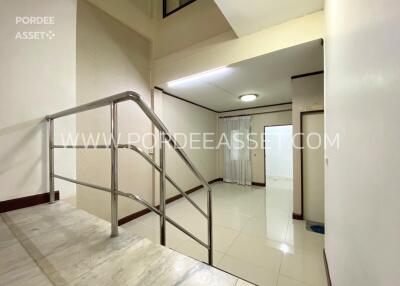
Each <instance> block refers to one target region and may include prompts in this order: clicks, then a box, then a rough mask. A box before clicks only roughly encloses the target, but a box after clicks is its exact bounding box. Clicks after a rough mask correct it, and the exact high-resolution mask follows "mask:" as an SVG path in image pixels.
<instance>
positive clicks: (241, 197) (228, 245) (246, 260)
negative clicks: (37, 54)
mask: <svg viewBox="0 0 400 286" xmlns="http://www.w3.org/2000/svg"><path fill="white" fill-rule="evenodd" d="M212 187H213V223H214V264H216V265H217V266H222V267H223V269H224V270H225V271H228V272H231V273H233V274H235V275H237V276H239V277H243V278H244V279H246V280H249V281H253V282H255V283H258V284H260V285H274V286H275V285H276V283H278V286H288V285H291V286H292V285H293V286H305V285H307V286H312V285H315V286H323V285H325V284H324V283H325V282H326V281H325V280H326V279H324V277H325V270H324V265H323V261H322V260H321V258H322V249H323V247H324V236H323V235H319V234H315V233H312V232H309V231H307V230H306V229H305V222H302V221H293V220H292V204H293V203H292V202H293V198H292V196H293V195H292V181H290V180H273V179H269V180H268V183H267V188H266V189H265V188H262V187H243V186H239V185H236V184H227V183H216V184H213V186H212ZM190 197H191V198H192V199H193V200H194V201H195V202H196V203H198V204H199V205H200V206H201V207H202V208H203V210H205V209H206V202H207V196H206V192H202V191H201V190H200V191H197V192H194V193H192V194H190ZM167 215H168V216H169V217H170V218H172V219H174V220H175V221H177V222H178V223H179V224H180V225H182V226H183V227H184V228H186V229H187V230H189V231H190V232H191V233H193V234H194V235H195V236H196V237H198V238H199V239H201V240H202V241H204V242H206V241H207V221H206V219H205V218H204V217H203V216H202V215H200V214H199V213H198V211H197V210H196V209H195V208H194V207H193V206H192V205H191V204H190V203H188V202H187V201H184V200H183V199H181V200H177V201H175V202H173V203H171V204H168V205H167ZM123 227H125V228H128V229H130V230H131V231H133V232H135V233H137V234H139V235H141V236H144V237H147V238H150V239H151V240H153V241H154V242H156V243H159V218H158V216H157V215H154V214H149V215H146V216H144V217H141V218H139V219H137V220H135V221H134V222H131V223H128V224H126V225H124V226H123ZM167 246H168V247H170V248H172V249H176V250H177V251H180V252H182V253H184V254H186V255H188V256H191V257H193V258H195V259H198V260H201V261H204V262H207V251H206V249H205V248H204V247H202V246H201V245H199V244H198V243H196V242H195V241H193V240H192V239H190V238H189V237H188V236H187V235H185V234H183V233H182V232H181V231H179V230H178V229H176V228H175V227H173V226H172V225H170V224H168V223H167ZM278 276H279V279H278ZM316 283H317V284H316ZM318 283H319V284H318Z"/></svg>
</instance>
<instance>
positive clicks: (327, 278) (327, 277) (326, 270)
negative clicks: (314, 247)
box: [323, 248, 332, 286]
mask: <svg viewBox="0 0 400 286" xmlns="http://www.w3.org/2000/svg"><path fill="white" fill-rule="evenodd" d="M323 252H324V264H325V272H326V280H327V282H328V286H332V280H331V275H330V273H329V266H328V259H327V258H326V252H325V248H324V250H323Z"/></svg>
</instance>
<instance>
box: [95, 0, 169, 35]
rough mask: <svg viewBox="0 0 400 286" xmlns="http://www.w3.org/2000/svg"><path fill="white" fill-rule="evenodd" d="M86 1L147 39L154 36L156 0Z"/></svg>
mask: <svg viewBox="0 0 400 286" xmlns="http://www.w3.org/2000/svg"><path fill="white" fill-rule="evenodd" d="M88 1H89V2H90V3H92V4H93V5H96V6H97V7H98V8H100V9H102V10H103V11H105V12H106V13H107V14H109V15H111V16H112V17H114V18H115V19H118V21H120V22H121V23H123V24H124V25H126V26H128V27H129V28H131V29H133V30H135V31H136V32H137V33H139V34H141V35H142V36H144V37H146V38H148V39H149V40H153V39H154V38H155V28H156V20H155V18H154V17H153V13H154V11H153V10H154V2H156V1H158V0H117V1H115V0H114V1H110V0H88ZM160 2H162V1H160Z"/></svg>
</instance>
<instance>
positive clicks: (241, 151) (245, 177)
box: [223, 116, 251, 185]
mask: <svg viewBox="0 0 400 286" xmlns="http://www.w3.org/2000/svg"><path fill="white" fill-rule="evenodd" d="M250 122H251V117H250V116H241V117H231V118H224V133H223V136H225V138H224V141H225V143H226V144H225V152H224V154H225V156H224V157H225V158H224V163H225V164H224V166H225V168H224V181H225V182H228V183H237V184H240V185H251V161H250V149H249V133H250Z"/></svg>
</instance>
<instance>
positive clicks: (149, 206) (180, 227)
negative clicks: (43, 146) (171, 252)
mask: <svg viewBox="0 0 400 286" xmlns="http://www.w3.org/2000/svg"><path fill="white" fill-rule="evenodd" d="M54 178H56V179H60V180H63V181H67V182H71V183H74V184H77V185H81V186H85V187H89V188H92V189H97V190H100V191H104V192H107V193H111V194H112V192H113V191H112V190H111V189H110V188H106V187H102V186H98V185H95V184H91V183H86V182H82V181H79V180H74V179H71V178H68V177H64V176H60V175H57V174H54ZM117 194H118V195H120V196H123V197H126V198H130V199H132V200H134V201H136V202H138V203H140V204H141V205H143V206H144V207H146V208H148V209H150V210H151V211H153V212H155V213H156V214H158V215H159V216H161V215H162V214H161V212H160V211H159V210H158V209H157V208H155V207H153V206H152V205H151V204H150V203H149V202H147V201H146V200H144V199H142V198H141V197H140V196H138V195H134V194H130V193H126V192H122V191H120V190H117ZM165 220H166V221H168V222H169V223H170V224H172V225H173V226H175V227H176V228H177V229H179V230H180V231H182V232H183V233H185V234H186V235H187V236H189V237H190V238H192V239H194V240H195V241H196V242H198V243H199V244H201V245H202V246H204V247H205V248H207V249H208V248H209V246H208V245H207V244H206V243H205V242H203V241H201V240H200V239H199V238H197V237H196V236H195V235H194V234H192V233H191V232H190V231H188V230H186V229H184V228H183V227H182V226H181V225H179V224H178V223H177V222H175V221H174V220H173V219H171V218H170V217H168V216H167V215H166V216H165Z"/></svg>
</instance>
